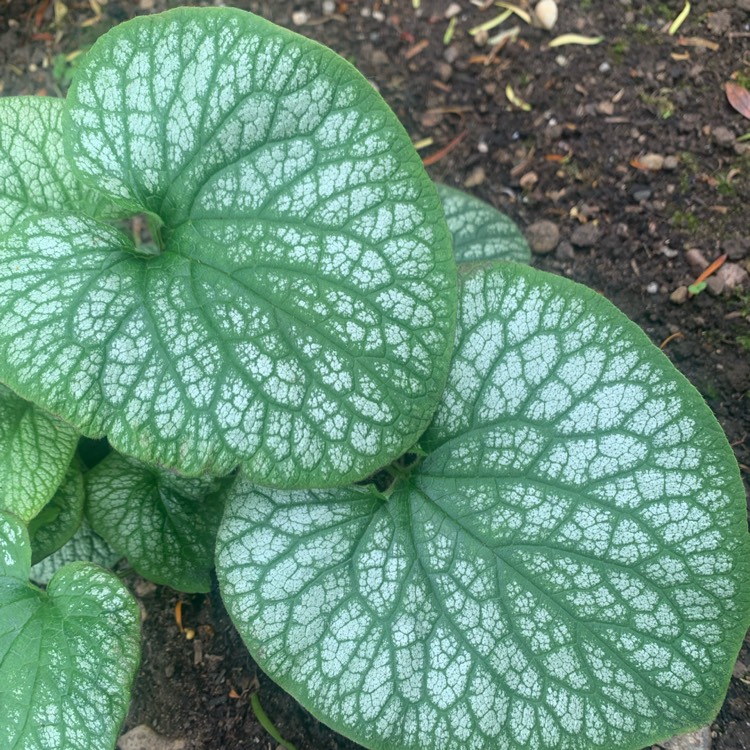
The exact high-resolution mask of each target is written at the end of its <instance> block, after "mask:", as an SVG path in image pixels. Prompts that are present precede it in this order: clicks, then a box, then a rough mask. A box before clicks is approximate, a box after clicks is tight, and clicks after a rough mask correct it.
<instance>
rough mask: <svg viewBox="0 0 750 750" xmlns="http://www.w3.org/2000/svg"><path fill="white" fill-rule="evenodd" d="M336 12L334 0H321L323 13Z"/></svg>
mask: <svg viewBox="0 0 750 750" xmlns="http://www.w3.org/2000/svg"><path fill="white" fill-rule="evenodd" d="M335 12H336V0H323V15H324V16H332V15H333V14H334V13H335Z"/></svg>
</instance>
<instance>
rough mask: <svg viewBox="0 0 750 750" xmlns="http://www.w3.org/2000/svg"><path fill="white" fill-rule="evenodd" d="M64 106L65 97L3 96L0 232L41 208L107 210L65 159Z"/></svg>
mask: <svg viewBox="0 0 750 750" xmlns="http://www.w3.org/2000/svg"><path fill="white" fill-rule="evenodd" d="M62 112H63V100H62V99H53V98H51V97H44V96H35V97H31V96H29V97H4V98H0V234H2V233H3V232H7V231H8V230H9V229H10V228H11V227H13V226H14V225H16V224H18V223H20V222H21V221H23V219H25V218H27V217H28V216H33V215H35V214H38V213H54V212H55V211H64V210H84V211H87V212H89V213H91V214H93V215H97V214H103V213H104V208H103V204H102V200H101V197H100V195H99V194H98V193H97V192H95V191H94V190H92V189H91V188H88V187H85V186H84V185H83V184H82V183H81V182H80V180H78V178H76V177H75V175H74V174H73V171H72V169H71V166H70V164H69V162H68V161H67V160H66V159H65V155H64V153H63V143H62Z"/></svg>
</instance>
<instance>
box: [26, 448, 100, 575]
mask: <svg viewBox="0 0 750 750" xmlns="http://www.w3.org/2000/svg"><path fill="white" fill-rule="evenodd" d="M85 500H86V493H85V491H84V486H83V474H82V473H81V467H80V464H79V463H78V460H77V459H76V458H74V459H73V461H71V463H70V466H69V467H68V470H67V472H66V473H65V476H64V477H63V480H62V483H61V484H60V486H59V487H58V488H57V490H56V492H55V494H54V495H53V496H52V499H51V500H50V501H49V502H48V503H47V505H45V506H44V508H42V510H41V511H40V513H39V514H38V515H36V516H35V517H34V518H33V519H32V520H31V521H30V522H29V525H28V530H29V537H30V539H31V564H32V565H35V564H36V563H38V562H39V561H40V560H43V559H44V558H45V557H48V556H49V555H51V554H53V553H55V552H57V551H58V550H59V549H60V548H61V547H62V546H63V545H64V544H66V543H67V542H68V541H70V539H71V537H72V536H73V535H74V534H75V533H76V531H78V529H79V528H80V526H81V521H82V520H83V506H84V503H85Z"/></svg>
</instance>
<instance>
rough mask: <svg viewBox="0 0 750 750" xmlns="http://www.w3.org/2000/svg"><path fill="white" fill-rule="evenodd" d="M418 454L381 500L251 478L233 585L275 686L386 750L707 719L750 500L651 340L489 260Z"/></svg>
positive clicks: (225, 531)
mask: <svg viewBox="0 0 750 750" xmlns="http://www.w3.org/2000/svg"><path fill="white" fill-rule="evenodd" d="M423 443H424V445H425V446H426V447H427V449H428V450H429V451H431V452H430V453H429V454H428V455H427V457H426V458H425V460H424V461H423V463H422V464H421V465H419V466H417V467H416V468H415V469H414V470H413V473H412V475H411V477H410V478H409V479H407V480H406V481H402V483H401V484H399V485H397V487H396V488H395V489H394V490H393V491H392V493H391V494H390V496H388V497H383V496H379V495H376V494H374V493H372V492H367V491H365V490H362V489H361V488H350V489H340V490H331V491H327V492H325V491H323V492H318V491H308V492H279V491H274V490H262V489H258V488H255V487H253V486H252V485H251V484H250V483H249V482H248V481H247V480H246V479H240V480H239V481H238V482H237V483H236V484H235V486H234V488H233V489H232V491H231V492H230V496H231V497H230V499H229V501H228V505H227V511H226V515H225V518H224V521H223V523H222V526H221V528H220V530H219V537H218V546H217V571H218V574H219V581H220V584H221V587H222V594H223V596H224V598H225V601H226V603H227V606H228V609H229V612H230V614H231V616H232V618H233V620H234V622H235V624H236V625H237V627H238V629H239V630H240V632H241V634H242V636H243V638H244V639H245V642H246V643H247V644H248V647H249V648H250V651H251V653H252V654H253V656H254V658H256V659H257V660H258V663H259V664H260V665H261V667H262V668H263V669H264V670H266V671H267V672H268V673H269V675H270V676H271V677H272V678H273V679H275V680H276V681H278V682H279V683H280V684H281V685H282V686H283V687H284V688H285V689H287V690H289V691H290V692H291V693H292V694H293V695H295V696H296V697H297V698H298V699H299V700H300V701H301V702H302V703H303V704H304V705H306V706H307V707H308V708H309V709H310V710H312V711H313V713H315V714H316V715H317V716H318V717H320V718H321V719H322V720H323V721H325V722H327V723H329V724H330V725H331V726H333V727H334V728H336V729H337V730H339V731H341V732H343V733H344V734H346V735H348V736H349V737H352V738H353V739H355V740H356V741H357V742H360V743H362V744H363V745H365V746H366V747H370V748H377V749H378V750H385V748H395V747H398V748H401V749H403V750H417V749H419V750H432V749H434V748H436V747H439V748H441V750H459V749H460V750H465V748H489V747H503V748H509V750H522V749H525V748H537V750H553V749H554V750H574V749H575V750H585V749H586V748H591V749H592V750H593V749H594V748H607V750H635V749H636V748H641V747H643V746H645V745H650V744H652V743H653V742H657V741H659V740H662V739H664V738H666V737H669V736H670V735H672V734H675V733H677V732H679V731H684V730H687V729H689V728H695V727H697V726H700V725H701V724H702V723H705V722H709V721H711V720H712V719H713V717H714V716H715V714H716V712H717V710H718V707H719V705H720V703H721V700H722V697H723V695H724V692H725V690H726V686H727V683H728V680H729V677H730V674H731V670H732V665H733V663H734V659H735V658H736V654H737V651H738V649H739V646H740V644H741V642H742V638H743V636H744V634H745V630H746V628H747V626H748V624H749V622H750V606H749V602H748V595H747V591H748V586H749V585H750V571H749V570H748V567H749V565H750V544H749V543H748V534H747V519H746V511H745V503H744V492H743V489H742V484H741V481H740V479H739V475H738V471H737V466H736V462H735V460H734V457H733V454H732V451H731V448H730V447H729V445H728V443H727V441H726V439H725V437H724V436H723V434H722V433H721V430H720V428H719V426H718V424H717V423H716V420H715V419H714V417H713V415H712V414H711V413H710V411H709V410H708V408H707V407H706V405H705V403H703V401H702V399H701V398H700V396H699V395H698V393H697V392H696V391H695V389H694V388H693V387H692V386H690V385H689V384H688V383H687V381H686V380H685V379H684V378H683V377H682V376H681V375H680V374H679V373H678V372H677V371H676V370H674V368H673V367H672V366H671V364H670V363H669V362H668V360H667V359H666V358H665V357H664V355H663V354H662V353H661V352H659V351H658V350H657V349H656V348H655V347H654V346H653V345H652V344H651V343H650V342H649V341H648V340H647V339H646V337H645V336H644V334H643V333H642V332H641V331H640V330H639V329H638V328H637V327H636V326H634V325H633V324H632V323H631V322H630V321H628V320H627V319H626V318H625V317H624V316H623V315H622V314H621V313H620V312H618V311H617V310H616V309H615V308H613V307H612V305H610V304H609V303H608V302H607V301H606V300H604V299H603V298H601V297H599V296H597V295H596V294H594V293H593V292H591V291H589V290H586V289H583V288H581V287H579V286H578V285H576V284H573V283H572V282H570V281H567V280H565V279H560V278H556V277H553V276H549V275H547V274H543V273H541V272H536V271H533V270H531V269H525V268H524V267H522V266H516V265H515V264H499V265H497V266H495V267H493V268H490V269H476V270H475V271H474V272H472V273H471V274H469V275H468V276H467V277H466V279H465V280H464V282H463V289H462V294H461V309H460V313H459V328H458V334H457V349H456V352H455V354H454V359H453V364H452V367H451V373H450V375H449V381H448V388H447V390H446V392H445V397H444V400H443V403H442V404H441V406H440V408H439V410H438V413H437V416H436V419H435V422H434V424H433V425H432V426H431V428H430V429H429V431H428V433H427V434H426V436H425V439H424V441H423Z"/></svg>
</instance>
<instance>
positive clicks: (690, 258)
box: [685, 247, 708, 275]
mask: <svg viewBox="0 0 750 750" xmlns="http://www.w3.org/2000/svg"><path fill="white" fill-rule="evenodd" d="M685 260H686V261H687V263H688V265H689V266H690V268H691V269H692V271H693V273H695V274H696V275H698V274H699V273H701V271H705V270H706V269H707V268H708V261H707V260H706V256H705V255H703V253H702V252H701V251H700V250H698V248H697V247H691V248H690V249H689V250H687V251H686V252H685Z"/></svg>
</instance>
